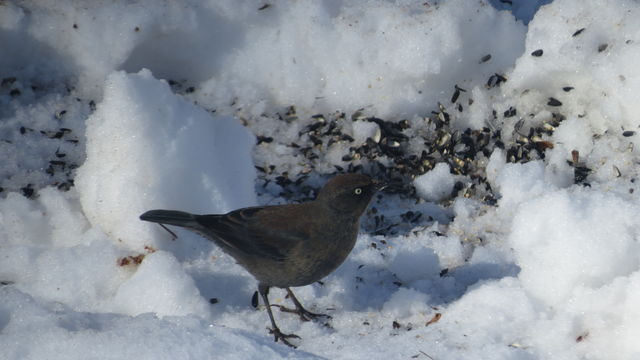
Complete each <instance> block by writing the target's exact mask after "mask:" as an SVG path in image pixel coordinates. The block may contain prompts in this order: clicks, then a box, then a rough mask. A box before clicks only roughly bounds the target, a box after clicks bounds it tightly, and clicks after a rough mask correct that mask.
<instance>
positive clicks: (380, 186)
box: [373, 179, 389, 191]
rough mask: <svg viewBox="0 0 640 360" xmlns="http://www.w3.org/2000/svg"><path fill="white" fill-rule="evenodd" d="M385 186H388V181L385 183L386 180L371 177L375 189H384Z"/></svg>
mask: <svg viewBox="0 0 640 360" xmlns="http://www.w3.org/2000/svg"><path fill="white" fill-rule="evenodd" d="M387 186H389V183H387V182H386V181H382V180H378V179H373V187H374V188H375V189H376V191H381V190H384V189H385V188H386V187H387Z"/></svg>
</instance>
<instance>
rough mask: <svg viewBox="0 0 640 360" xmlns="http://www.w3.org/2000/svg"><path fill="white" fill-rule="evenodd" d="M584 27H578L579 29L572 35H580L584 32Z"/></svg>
mask: <svg viewBox="0 0 640 360" xmlns="http://www.w3.org/2000/svg"><path fill="white" fill-rule="evenodd" d="M584 29H585V28H582V29H578V30H577V31H576V32H574V33H573V35H571V36H572V37H576V36H578V35H580V34H582V32H583V31H584Z"/></svg>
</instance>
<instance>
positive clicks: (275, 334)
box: [267, 328, 300, 349]
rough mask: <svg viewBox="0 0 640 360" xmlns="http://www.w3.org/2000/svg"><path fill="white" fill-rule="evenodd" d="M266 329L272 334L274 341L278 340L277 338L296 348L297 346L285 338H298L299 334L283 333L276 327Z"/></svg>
mask: <svg viewBox="0 0 640 360" xmlns="http://www.w3.org/2000/svg"><path fill="white" fill-rule="evenodd" d="M267 329H268V330H269V334H273V337H274V340H275V342H278V340H281V341H282V343H283V344H285V345H287V346H290V347H292V348H294V349H295V348H297V346H295V345H293V344H292V343H290V342H289V340H287V339H300V336H298V335H296V334H284V333H283V332H282V331H280V329H278V328H275V329H270V328H267Z"/></svg>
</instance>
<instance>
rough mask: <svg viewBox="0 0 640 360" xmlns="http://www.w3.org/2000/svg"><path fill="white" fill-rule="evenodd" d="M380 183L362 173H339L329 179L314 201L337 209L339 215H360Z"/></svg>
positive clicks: (378, 188)
mask: <svg viewBox="0 0 640 360" xmlns="http://www.w3.org/2000/svg"><path fill="white" fill-rule="evenodd" d="M381 188H382V186H381V184H380V183H379V182H377V181H374V180H373V179H371V178H370V177H369V176H367V175H363V174H340V175H336V176H335V177H333V178H332V179H331V180H329V181H328V182H327V183H326V184H325V185H324V187H323V188H322V190H320V193H319V194H318V198H317V199H316V201H319V202H320V203H322V204H323V205H326V206H328V207H329V208H331V209H332V210H334V211H337V212H338V213H339V215H340V216H355V217H357V218H359V217H360V215H362V213H363V212H364V210H365V209H366V208H367V205H369V202H370V201H371V198H372V197H373V195H374V194H375V193H376V191H378V190H380V189H381Z"/></svg>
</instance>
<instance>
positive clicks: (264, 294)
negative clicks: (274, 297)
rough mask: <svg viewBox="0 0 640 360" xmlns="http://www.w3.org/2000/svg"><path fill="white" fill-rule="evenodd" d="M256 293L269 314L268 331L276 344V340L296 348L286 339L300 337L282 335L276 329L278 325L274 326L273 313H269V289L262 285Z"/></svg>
mask: <svg viewBox="0 0 640 360" xmlns="http://www.w3.org/2000/svg"><path fill="white" fill-rule="evenodd" d="M258 292H259V293H260V295H261V296H262V301H264V304H265V305H266V307H267V313H268V314H269V319H270V320H271V327H272V328H271V329H269V333H270V334H273V336H274V338H275V341H276V342H278V340H282V342H283V343H284V344H286V345H289V346H291V347H292V348H296V346H295V345H293V344H291V343H290V342H289V341H288V340H287V339H289V338H298V339H300V336H298V335H296V334H284V333H282V331H280V328H279V327H278V325H276V320H275V319H274V318H273V313H272V312H271V305H269V287H268V286H264V285H258Z"/></svg>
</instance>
